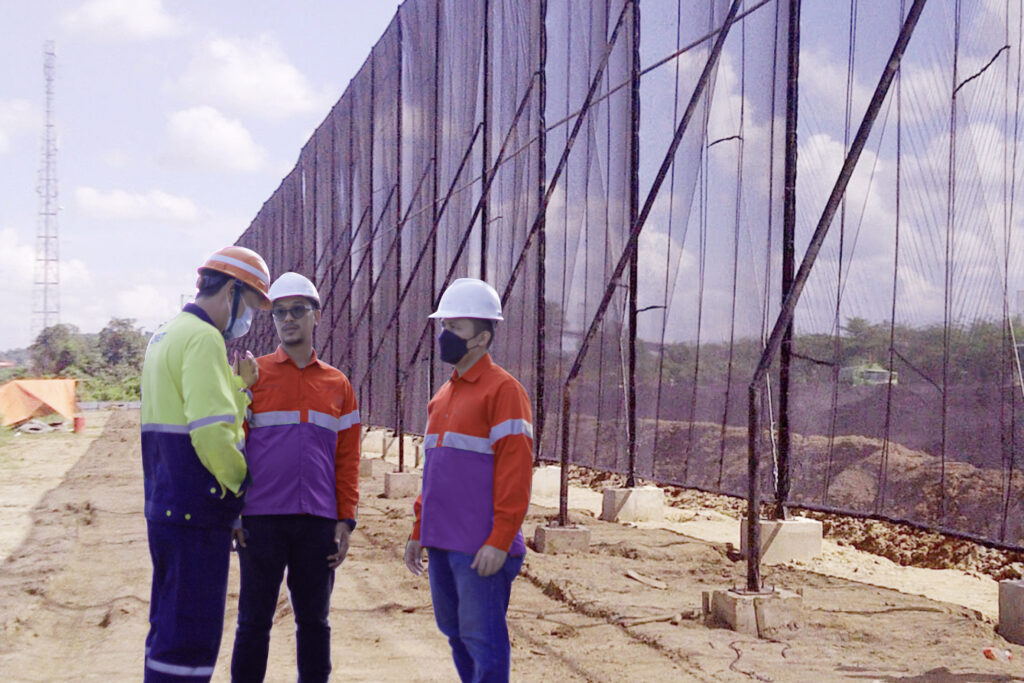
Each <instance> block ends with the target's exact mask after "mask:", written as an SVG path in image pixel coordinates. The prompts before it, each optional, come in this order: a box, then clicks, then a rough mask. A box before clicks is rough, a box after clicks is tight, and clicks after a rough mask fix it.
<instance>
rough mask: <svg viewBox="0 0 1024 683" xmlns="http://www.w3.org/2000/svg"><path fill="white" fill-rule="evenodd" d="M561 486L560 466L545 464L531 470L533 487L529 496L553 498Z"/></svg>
mask: <svg viewBox="0 0 1024 683" xmlns="http://www.w3.org/2000/svg"><path fill="white" fill-rule="evenodd" d="M561 486H562V468H561V467H559V466H558V465H545V466H544V467H538V468H537V469H535V470H534V471H533V488H532V489H531V490H530V495H531V497H534V496H535V497H538V498H553V497H555V496H557V495H558V494H559V492H560V490H561Z"/></svg>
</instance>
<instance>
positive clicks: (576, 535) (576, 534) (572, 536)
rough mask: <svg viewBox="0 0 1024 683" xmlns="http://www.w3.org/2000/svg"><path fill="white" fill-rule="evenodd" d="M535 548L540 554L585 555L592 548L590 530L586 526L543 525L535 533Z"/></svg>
mask: <svg viewBox="0 0 1024 683" xmlns="http://www.w3.org/2000/svg"><path fill="white" fill-rule="evenodd" d="M533 547H534V549H535V550H536V551H537V552H538V553H544V554H546V555H556V554H558V553H585V552H587V550H588V549H589V548H590V529H588V528H587V527H585V526H579V525H575V526H549V525H546V524H542V525H540V526H538V527H537V529H536V530H535V531H534V532H533Z"/></svg>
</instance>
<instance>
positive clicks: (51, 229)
mask: <svg viewBox="0 0 1024 683" xmlns="http://www.w3.org/2000/svg"><path fill="white" fill-rule="evenodd" d="M56 65H57V53H56V46H55V45H54V42H53V41H52V40H48V41H46V43H45V44H44V45H43V75H44V76H45V78H46V123H45V128H44V130H43V144H42V155H41V160H40V164H39V179H38V184H37V185H36V193H37V194H38V195H39V218H38V225H37V227H36V263H35V283H34V286H33V296H32V298H33V301H32V338H33V339H35V338H36V336H38V334H39V333H40V332H41V331H43V330H44V329H46V328H47V327H50V326H51V325H56V324H58V323H59V322H60V291H59V286H60V252H59V249H58V240H57V213H58V211H59V210H60V205H59V204H58V197H57V131H56V124H55V123H54V111H53V89H54V88H53V81H54V73H55V71H56Z"/></svg>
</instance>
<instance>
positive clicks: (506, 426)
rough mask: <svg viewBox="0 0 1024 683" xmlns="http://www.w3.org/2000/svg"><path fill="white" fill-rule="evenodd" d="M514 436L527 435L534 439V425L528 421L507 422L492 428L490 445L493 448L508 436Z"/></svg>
mask: <svg viewBox="0 0 1024 683" xmlns="http://www.w3.org/2000/svg"><path fill="white" fill-rule="evenodd" d="M513 434H525V435H526V436H528V437H529V438H531V439H532V438H533V425H532V424H530V423H529V422H527V421H526V420H518V419H513V420H505V421H504V422H502V423H500V424H497V425H495V426H494V427H491V440H490V445H492V446H493V445H494V442H495V441H498V440H499V439H503V438H505V437H506V436H512V435H513Z"/></svg>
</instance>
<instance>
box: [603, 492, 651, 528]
mask: <svg viewBox="0 0 1024 683" xmlns="http://www.w3.org/2000/svg"><path fill="white" fill-rule="evenodd" d="M664 518H665V492H664V491H662V490H661V489H659V488H658V487H657V486H638V487H635V488H631V489H605V490H604V500H603V501H602V505H601V519H603V520H605V521H606V522H660V521H662V520H663V519H664Z"/></svg>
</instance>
